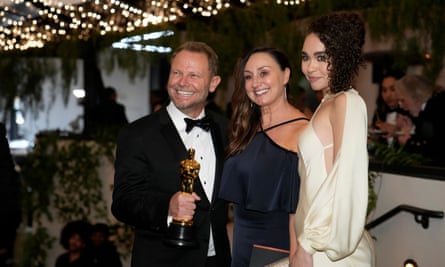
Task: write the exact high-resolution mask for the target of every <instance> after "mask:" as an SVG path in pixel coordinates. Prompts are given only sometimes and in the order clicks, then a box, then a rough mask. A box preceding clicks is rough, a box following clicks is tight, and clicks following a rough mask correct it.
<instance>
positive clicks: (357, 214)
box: [295, 89, 374, 267]
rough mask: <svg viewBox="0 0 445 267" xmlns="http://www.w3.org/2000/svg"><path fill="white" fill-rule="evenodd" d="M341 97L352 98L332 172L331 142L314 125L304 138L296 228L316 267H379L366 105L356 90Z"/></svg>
mask: <svg viewBox="0 0 445 267" xmlns="http://www.w3.org/2000/svg"><path fill="white" fill-rule="evenodd" d="M342 93H344V94H346V96H347V98H346V103H347V104H346V105H347V107H346V114H345V116H346V118H345V125H344V131H343V138H342V140H343V141H342V147H341V149H340V150H339V152H338V154H337V156H336V159H335V162H334V164H333V167H332V170H331V171H330V173H327V171H326V166H325V157H324V155H325V154H324V152H325V149H328V148H330V147H332V144H330V145H327V146H323V145H322V143H321V141H320V139H319V138H318V136H317V133H316V132H315V130H314V128H313V126H312V123H311V122H310V123H309V125H308V127H307V128H306V129H305V131H304V132H303V133H302V135H301V136H300V139H299V151H300V152H299V153H300V155H299V156H300V161H299V173H300V176H301V189H300V200H299V203H298V208H297V213H296V216H295V229H296V233H297V238H298V241H299V243H300V245H301V246H302V247H303V248H304V249H305V250H306V251H307V252H309V253H310V254H312V255H313V259H314V267H330V266H342V267H348V266H351V267H352V266H353V267H369V266H374V253H373V242H372V239H371V238H370V237H369V235H368V234H367V233H366V231H365V230H364V227H365V219H366V208H367V203H368V152H367V148H366V143H367V112H366V105H365V103H364V101H363V99H362V98H361V97H360V96H359V94H358V93H357V91H355V90H354V89H350V90H348V91H346V92H342ZM330 97H334V96H330ZM314 115H316V114H314Z"/></svg>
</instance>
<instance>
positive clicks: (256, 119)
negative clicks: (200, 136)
mask: <svg viewBox="0 0 445 267" xmlns="http://www.w3.org/2000/svg"><path fill="white" fill-rule="evenodd" d="M256 53H266V54H269V55H270V56H271V57H272V58H274V60H275V61H276V62H277V63H278V65H279V66H280V68H281V70H283V71H284V70H285V69H289V71H290V75H289V80H290V79H291V77H292V67H291V65H290V62H289V59H288V57H287V56H286V54H285V53H283V52H282V51H280V50H279V49H277V48H273V47H256V48H254V49H252V50H250V51H249V52H248V53H247V54H246V55H245V56H244V57H243V58H242V59H241V60H239V61H238V62H237V64H236V67H235V71H234V77H235V91H234V92H233V95H232V107H233V112H232V116H231V120H230V132H229V145H228V147H227V156H228V157H230V156H232V155H235V154H238V153H240V152H242V151H243V150H244V149H245V148H246V147H247V145H248V144H249V143H250V142H251V141H252V139H253V137H254V136H255V134H256V132H257V131H258V130H259V129H260V125H261V111H260V109H259V107H258V106H256V105H255V104H254V103H253V102H252V101H250V99H249V97H248V96H247V93H246V87H245V80H244V68H245V66H246V64H247V61H248V60H249V59H250V57H251V56H252V55H254V54H256ZM286 90H289V84H288V85H287V86H286ZM288 95H289V94H288Z"/></svg>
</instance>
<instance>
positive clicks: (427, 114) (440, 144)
mask: <svg viewBox="0 0 445 267" xmlns="http://www.w3.org/2000/svg"><path fill="white" fill-rule="evenodd" d="M395 87H396V90H398V96H399V105H400V107H401V108H402V109H404V110H406V111H408V112H409V113H410V115H411V116H412V120H406V121H404V122H403V123H402V124H401V125H402V126H403V127H402V133H403V134H402V135H400V136H399V137H398V141H399V143H400V144H402V145H404V150H405V151H407V152H413V153H418V154H421V155H422V156H424V157H425V158H426V160H425V162H424V163H426V164H432V165H439V166H443V164H444V163H445V158H444V157H443V152H444V151H445V138H444V137H445V117H444V115H443V114H444V113H445V92H444V91H436V86H435V85H434V83H432V82H431V81H429V80H428V79H426V78H425V77H423V76H421V75H406V76H404V77H403V78H401V79H400V80H398V81H397V82H396V83H395ZM412 129H414V132H412Z"/></svg>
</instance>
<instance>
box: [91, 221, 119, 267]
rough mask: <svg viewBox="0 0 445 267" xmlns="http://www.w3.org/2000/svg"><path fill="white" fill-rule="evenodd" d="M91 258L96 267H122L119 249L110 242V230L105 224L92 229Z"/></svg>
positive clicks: (94, 226) (98, 224) (97, 224)
mask: <svg viewBox="0 0 445 267" xmlns="http://www.w3.org/2000/svg"><path fill="white" fill-rule="evenodd" d="M91 256H92V257H93V261H94V264H95V266H96V267H122V263H121V260H120V257H119V254H118V252H117V249H116V247H115V246H114V244H113V243H111V242H110V229H109V228H108V225H106V224H104V223H96V224H94V225H93V227H92V231H91Z"/></svg>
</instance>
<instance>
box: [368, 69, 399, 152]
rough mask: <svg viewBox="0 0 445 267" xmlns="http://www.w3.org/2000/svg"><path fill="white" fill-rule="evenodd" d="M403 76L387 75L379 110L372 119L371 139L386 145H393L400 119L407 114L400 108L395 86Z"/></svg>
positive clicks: (378, 103) (381, 88) (379, 100)
mask: <svg viewBox="0 0 445 267" xmlns="http://www.w3.org/2000/svg"><path fill="white" fill-rule="evenodd" d="M402 76H403V75H402V74H399V73H397V72H389V73H387V74H386V75H385V76H384V77H383V79H382V82H381V83H380V89H379V96H378V98H377V109H376V111H375V113H374V116H373V118H372V123H371V125H370V128H371V131H370V132H371V138H372V139H373V140H376V141H379V142H381V143H384V144H388V145H390V144H392V143H393V141H394V135H395V134H396V132H397V131H398V130H399V127H398V125H397V121H398V117H399V116H401V115H403V114H406V112H404V111H403V110H401V109H400V108H399V106H398V102H397V101H398V97H397V92H396V90H395V88H394V84H395V82H396V81H397V79H400V78H401V77H402Z"/></svg>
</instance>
